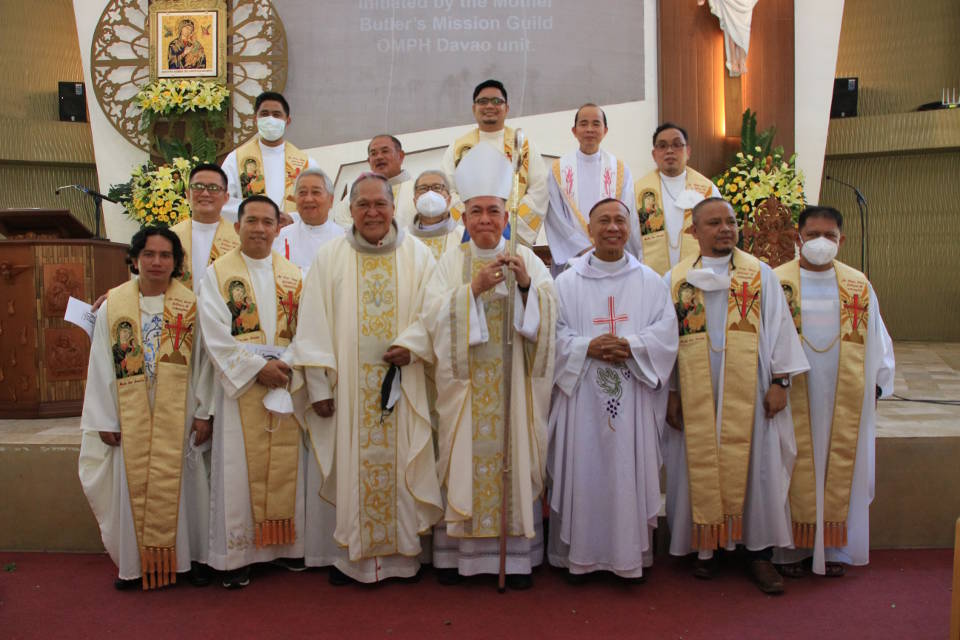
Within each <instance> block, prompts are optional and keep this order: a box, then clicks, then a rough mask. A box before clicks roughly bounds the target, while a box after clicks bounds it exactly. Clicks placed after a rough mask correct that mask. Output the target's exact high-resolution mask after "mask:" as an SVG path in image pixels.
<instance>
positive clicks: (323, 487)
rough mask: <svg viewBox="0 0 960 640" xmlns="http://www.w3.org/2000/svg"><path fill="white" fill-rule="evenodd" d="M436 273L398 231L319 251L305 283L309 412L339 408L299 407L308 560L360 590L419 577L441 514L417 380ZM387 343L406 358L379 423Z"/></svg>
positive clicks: (299, 361)
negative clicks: (307, 452) (306, 448)
mask: <svg viewBox="0 0 960 640" xmlns="http://www.w3.org/2000/svg"><path fill="white" fill-rule="evenodd" d="M434 265H435V262H434V260H433V257H432V256H431V255H430V251H429V250H428V249H427V248H426V247H425V246H423V244H421V243H419V242H417V241H416V240H414V239H412V238H410V237H408V236H406V234H405V233H404V232H402V231H401V232H399V233H398V232H397V231H396V227H393V229H392V230H391V232H390V234H388V236H387V238H386V239H385V243H384V245H383V246H381V247H373V246H372V245H370V244H368V243H365V242H363V241H362V239H359V238H355V237H354V236H352V235H349V234H348V235H345V236H344V237H342V238H338V239H336V240H334V241H333V242H330V243H329V244H327V245H325V246H324V247H323V248H321V250H320V252H319V253H318V254H317V257H316V258H315V260H314V262H313V265H312V266H311V267H310V274H309V276H308V277H307V280H306V282H305V284H304V290H303V296H302V298H301V309H300V317H301V318H304V322H302V323H301V324H300V327H299V328H298V330H297V335H296V337H295V339H294V342H293V345H292V347H291V350H292V351H293V352H294V353H295V355H294V358H295V363H296V365H297V366H299V367H303V371H304V377H305V378H306V382H307V393H308V396H309V401H310V403H313V402H317V401H321V400H327V399H330V398H333V399H334V405H335V412H334V415H333V417H331V418H321V417H320V416H318V415H317V414H316V412H315V411H314V410H313V408H312V407H304V408H303V409H302V412H303V413H304V414H305V418H304V422H305V423H306V426H307V430H308V432H309V438H310V442H311V453H312V455H311V456H310V458H311V459H310V464H309V470H308V477H309V478H310V485H309V487H308V500H307V517H308V520H307V531H308V532H309V533H308V557H307V563H308V564H310V565H317V566H319V565H322V564H334V565H335V566H336V567H337V568H338V569H339V570H340V571H342V572H343V573H345V574H347V575H348V576H350V577H352V578H354V579H355V580H358V581H360V582H375V581H379V580H383V579H385V578H390V577H411V576H413V575H415V574H416V572H417V571H418V570H419V568H420V562H419V559H418V557H417V556H418V555H419V553H420V551H421V543H420V535H422V534H425V533H428V532H429V531H430V527H431V526H432V525H433V524H434V523H435V522H436V521H437V520H438V519H439V518H440V515H441V499H440V487H439V484H438V482H437V474H436V465H435V458H434V453H433V442H432V439H431V427H430V414H429V410H428V408H427V395H426V383H425V379H424V373H423V367H424V360H425V359H426V360H429V359H430V358H431V353H430V342H429V337H428V336H427V334H426V332H425V330H424V329H423V326H422V324H421V322H420V319H419V318H420V310H421V308H422V305H423V298H424V295H425V293H426V289H425V284H426V281H427V279H428V278H429V276H430V275H431V274H432V272H433V269H434ZM307 319H309V321H308V320H307ZM391 345H396V346H403V347H406V348H407V349H409V350H410V352H411V354H412V357H413V360H412V361H411V363H410V364H408V365H406V366H404V367H402V369H401V373H400V376H401V377H400V384H399V387H400V388H399V391H400V398H399V400H398V401H397V403H396V405H395V406H394V409H393V411H392V413H391V414H390V415H387V416H384V415H382V414H381V410H380V389H381V384H382V381H383V379H384V374H385V373H386V370H387V365H386V364H385V363H384V362H383V360H382V356H383V354H384V353H385V352H386V350H387V348H388V347H389V346H391ZM387 458H389V462H387V463H385V462H384V461H385V460H386V459H387ZM334 504H335V505H336V508H334V506H333V505H334ZM386 547H390V551H389V552H386V551H382V550H383V549H384V548H386Z"/></svg>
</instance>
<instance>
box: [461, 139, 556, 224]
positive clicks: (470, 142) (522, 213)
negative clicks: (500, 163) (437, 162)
mask: <svg viewBox="0 0 960 640" xmlns="http://www.w3.org/2000/svg"><path fill="white" fill-rule="evenodd" d="M514 137H515V133H514V130H513V129H512V128H511V127H504V128H503V155H505V156H506V157H507V160H509V161H510V162H513V151H514V149H513V144H514V142H515V139H514ZM479 143H480V130H479V129H473V130H472V131H470V132H469V133H467V134H465V135H464V136H462V137H461V138H460V139H458V140H457V141H456V142H454V143H453V166H454V167H456V166H457V165H459V164H460V161H461V160H463V156H464V154H465V153H466V152H467V151H470V149H473V148H474V147H475V146H477V145H478V144H479ZM529 171H530V143H529V142H528V141H526V140H524V141H523V149H521V150H520V180H519V182H518V186H517V193H513V191H511V192H510V198H507V202H512V199H511V198H513V197H514V196H516V198H517V201H518V202H519V201H520V200H521V199H522V198H523V196H524V195H526V193H527V184H528V182H527V180H528V178H527V174H528V173H529ZM450 213H451V215H452V216H453V217H454V219H455V220H459V219H460V216H462V215H463V211H457V210H456V209H455V208H454V209H451V210H450ZM517 215H518V216H519V217H520V218H521V219H523V221H524V222H526V223H527V226H529V227H530V228H531V229H533V230H534V231H537V230H538V229H539V228H540V225H541V224H542V222H543V220H542V219H541V218H540V217H539V216H537V215H536V214H534V213H533V212H532V211H531V210H530V207H529V206H528V205H526V204H521V205H520V206H519V208H518V209H517Z"/></svg>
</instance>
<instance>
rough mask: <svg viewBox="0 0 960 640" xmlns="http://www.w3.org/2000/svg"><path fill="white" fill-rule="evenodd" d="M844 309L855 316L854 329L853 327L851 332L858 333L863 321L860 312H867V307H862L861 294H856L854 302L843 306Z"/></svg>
mask: <svg viewBox="0 0 960 640" xmlns="http://www.w3.org/2000/svg"><path fill="white" fill-rule="evenodd" d="M843 308H844V309H846V310H847V311H849V312H850V313H852V314H853V327H851V331H856V330H857V327H858V326H859V325H860V320H861V319H862V318H861V316H860V312H862V311H866V310H867V307H861V306H860V294H858V293H855V294H854V295H853V302H850V303H847V304H845V305H843Z"/></svg>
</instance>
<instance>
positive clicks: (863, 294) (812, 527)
mask: <svg viewBox="0 0 960 640" xmlns="http://www.w3.org/2000/svg"><path fill="white" fill-rule="evenodd" d="M833 269H834V273H836V275H837V290H838V292H839V294H840V334H839V335H838V336H837V337H836V339H835V341H836V340H839V341H840V361H839V366H838V368H837V390H836V393H835V395H834V404H833V420H832V422H831V426H830V449H829V451H828V453H827V475H826V480H825V482H824V491H823V497H824V501H823V528H824V531H823V543H824V545H825V546H828V547H842V546H845V545H846V544H847V511H848V509H849V506H850V488H851V486H852V484H853V467H854V463H855V462H856V459H857V440H858V438H859V435H860V411H861V409H862V407H863V384H864V373H865V369H864V362H865V359H866V343H867V329H868V322H869V317H868V316H869V311H868V308H869V302H870V285H869V283H868V281H867V278H866V276H864V275H863V274H862V273H860V272H859V271H857V270H856V269H853V268H851V267H848V266H847V265H845V264H843V263H842V262H838V261H836V260H834V262H833ZM776 274H777V276H778V277H779V278H780V284H781V286H782V287H783V291H784V294H785V295H786V296H787V302H788V304H789V306H790V314H791V315H792V316H793V323H794V325H795V326H796V327H797V333H798V334H800V339H801V340H803V341H804V342H807V341H806V339H805V338H804V336H803V330H802V326H801V311H800V309H801V306H800V300H801V291H800V261H799V260H793V261H791V262H788V263H786V264H784V265H781V266H780V267H778V268H777V270H776ZM807 344H808V345H810V347H811V348H812V349H814V350H815V351H817V352H822V351H829V350H830V349H831V348H833V344H834V343H833V342H831V343H830V345H829V346H826V347H825V348H824V346H823V345H820V346H814V345H812V344H810V343H809V342H807ZM807 388H808V387H807V374H806V373H802V374H800V375H797V376H794V378H793V384H792V388H791V390H790V408H791V410H792V412H793V428H794V432H795V434H796V440H797V462H796V464H795V465H794V467H793V476H792V478H791V480H790V514H791V517H792V519H793V543H794V544H795V545H796V546H797V547H807V548H809V547H813V546H814V542H815V535H816V523H817V484H816V482H817V481H816V472H815V470H814V462H813V432H812V429H811V425H810V398H809V394H808V393H807ZM815 401H817V402H818V401H819V399H815Z"/></svg>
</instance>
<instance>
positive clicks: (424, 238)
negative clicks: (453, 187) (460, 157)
mask: <svg viewBox="0 0 960 640" xmlns="http://www.w3.org/2000/svg"><path fill="white" fill-rule="evenodd" d="M413 197H414V205H415V206H416V208H417V213H416V215H414V216H413V222H412V223H411V224H410V234H411V235H413V236H414V237H416V238H417V239H418V240H420V242H422V243H423V244H425V245H427V247H428V248H429V249H430V251H432V252H433V257H434V258H436V259H437V260H439V259H440V256H442V255H443V254H444V253H445V252H446V251H447V249H449V248H450V247H455V246H457V245H459V244H460V241H461V239H462V238H463V227H462V226H460V225H459V224H457V221H456V220H454V219H453V216H451V215H450V185H449V184H448V183H447V177H446V176H445V175H443V172H442V171H437V170H435V169H431V170H428V171H424V172H423V173H421V174H420V175H419V176H418V177H417V180H416V182H415V183H414V187H413Z"/></svg>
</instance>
